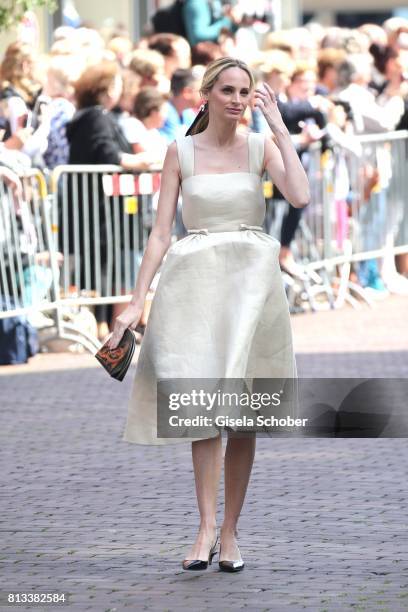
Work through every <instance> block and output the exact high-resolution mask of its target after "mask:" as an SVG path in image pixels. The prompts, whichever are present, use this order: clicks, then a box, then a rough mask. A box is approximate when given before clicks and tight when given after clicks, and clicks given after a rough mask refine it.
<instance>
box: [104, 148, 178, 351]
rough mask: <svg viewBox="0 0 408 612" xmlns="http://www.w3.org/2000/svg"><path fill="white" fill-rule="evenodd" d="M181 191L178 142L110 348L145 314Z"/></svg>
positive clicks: (165, 168) (170, 152)
mask: <svg viewBox="0 0 408 612" xmlns="http://www.w3.org/2000/svg"><path fill="white" fill-rule="evenodd" d="M179 191H180V175H179V163H178V156H177V145H176V142H172V143H171V144H170V145H169V147H168V149H167V154H166V157H165V160H164V164H163V170H162V176H161V184H160V195H159V201H158V205H157V213H156V219H155V223H154V226H153V229H152V231H151V232H150V235H149V239H148V241H147V245H146V249H145V252H144V254H143V259H142V263H141V265H140V269H139V272H138V275H137V280H136V286H135V288H134V290H133V295H132V299H131V301H130V304H129V306H128V307H127V308H126V309H125V310H124V311H123V312H122V313H121V314H120V315H119V316H118V317H116V319H115V327H114V330H113V334H112V336H111V338H110V339H109V347H110V348H111V349H112V348H115V347H116V346H117V345H118V343H119V342H120V339H121V338H122V336H123V334H124V331H125V329H127V328H128V327H133V328H134V327H136V325H137V323H138V322H139V320H140V317H141V315H142V312H143V306H144V302H145V299H146V294H147V292H148V290H149V288H150V285H151V283H152V281H153V278H154V275H155V274H156V272H157V269H158V268H159V266H160V264H161V262H162V260H163V257H164V255H165V253H166V252H167V250H168V249H169V246H170V244H171V230H172V226H173V222H174V217H175V214H176V208H177V201H178V196H179Z"/></svg>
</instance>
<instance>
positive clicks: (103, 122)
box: [66, 62, 154, 338]
mask: <svg viewBox="0 0 408 612" xmlns="http://www.w3.org/2000/svg"><path fill="white" fill-rule="evenodd" d="M121 94H122V76H121V70H120V67H119V66H118V65H117V64H116V63H114V62H101V63H99V64H95V65H93V66H90V67H88V68H87V69H86V70H85V71H84V72H83V73H82V75H81V77H80V78H79V80H78V81H77V82H76V83H75V100H76V105H77V112H76V114H75V115H74V117H73V119H72V121H71V122H70V123H68V125H67V128H66V133H67V137H68V141H69V145H70V153H69V163H70V164H114V165H120V166H122V167H123V168H125V169H127V170H146V169H149V168H150V167H151V166H152V164H153V163H154V158H153V157H152V156H151V154H150V153H147V152H141V153H137V154H134V153H133V152H132V147H131V145H130V144H129V142H128V141H127V140H126V138H125V136H124V134H123V132H122V130H121V128H120V126H119V124H118V122H117V120H116V118H115V114H114V113H112V112H110V111H111V110H112V109H113V108H114V107H115V106H116V105H117V104H118V102H119V99H120V97H121ZM98 188H99V198H98V208H99V220H100V236H99V240H100V247H101V258H102V268H103V267H104V266H105V264H106V257H107V253H108V236H109V229H110V225H109V221H108V220H107V218H106V210H105V207H104V190H103V187H102V182H101V181H99V182H98ZM82 191H83V186H82V185H81V186H79V187H78V201H79V202H81V201H82V199H83V198H82V197H81V194H82ZM91 193H92V186H91V185H90V184H89V185H88V194H91ZM72 195H73V192H71V196H72ZM93 197H94V198H95V194H93ZM89 212H90V216H92V214H93V209H92V208H90V211H89ZM92 227H93V223H92V220H91V221H90V228H92ZM69 230H70V248H71V250H73V245H74V235H73V220H72V219H71V223H70V226H69ZM91 234H92V232H91ZM90 244H91V245H92V244H93V236H92V235H91V236H90ZM82 261H83V263H82V268H83V267H84V265H85V258H83V259H82ZM83 272H84V270H82V274H81V278H84V274H83ZM92 274H94V267H92ZM112 283H113V285H115V283H114V278H113V279H112ZM120 283H122V279H120ZM94 286H95V279H93V282H92V287H94ZM118 312H120V307H119V306H117V307H116V308H114V309H113V314H114V315H115V316H116V314H117V313H118ZM96 317H97V320H98V325H99V336H100V337H101V338H103V337H105V336H106V334H107V333H108V332H109V325H108V322H109V319H110V313H109V311H108V310H106V309H105V307H102V306H98V307H97V309H96Z"/></svg>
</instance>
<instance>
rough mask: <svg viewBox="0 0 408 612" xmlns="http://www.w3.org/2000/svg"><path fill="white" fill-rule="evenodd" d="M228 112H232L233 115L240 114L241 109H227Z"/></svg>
mask: <svg viewBox="0 0 408 612" xmlns="http://www.w3.org/2000/svg"><path fill="white" fill-rule="evenodd" d="M227 111H230V112H231V113H237V114H238V113H240V112H241V109H240V108H227Z"/></svg>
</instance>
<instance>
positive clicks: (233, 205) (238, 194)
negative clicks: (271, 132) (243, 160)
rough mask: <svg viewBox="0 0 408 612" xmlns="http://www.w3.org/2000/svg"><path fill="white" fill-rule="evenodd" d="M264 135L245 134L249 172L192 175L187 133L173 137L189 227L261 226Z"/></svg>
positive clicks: (191, 145) (191, 150)
mask: <svg viewBox="0 0 408 612" xmlns="http://www.w3.org/2000/svg"><path fill="white" fill-rule="evenodd" d="M264 138H265V136H264V134H258V133H255V132H251V133H250V134H249V135H248V148H249V172H226V173H222V174H214V173H212V174H194V167H195V166H194V143H193V140H192V137H191V136H179V137H177V138H176V142H177V152H178V159H179V164H180V170H181V177H182V182H181V193H182V219H183V223H184V225H185V227H186V228H187V229H188V230H189V229H197V228H203V227H204V228H208V229H209V230H210V231H213V232H214V231H215V232H223V231H230V230H234V229H237V230H238V229H239V225H240V224H241V223H244V224H248V225H262V223H263V220H264V217H265V212H266V205H265V197H264V193H263V186H262V166H263V158H264Z"/></svg>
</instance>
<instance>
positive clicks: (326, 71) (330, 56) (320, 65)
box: [317, 48, 346, 91]
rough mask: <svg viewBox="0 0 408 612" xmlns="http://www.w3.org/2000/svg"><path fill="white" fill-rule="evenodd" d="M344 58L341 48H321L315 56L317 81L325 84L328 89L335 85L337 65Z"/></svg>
mask: <svg viewBox="0 0 408 612" xmlns="http://www.w3.org/2000/svg"><path fill="white" fill-rule="evenodd" d="M345 59H346V53H345V51H344V50H342V49H331V48H327V49H322V50H321V51H320V52H319V54H318V58H317V76H318V79H319V82H320V83H321V84H322V85H325V86H326V87H327V88H328V90H329V91H333V90H335V89H336V87H337V74H338V67H339V66H340V64H341V62H343V61H344V60H345Z"/></svg>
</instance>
